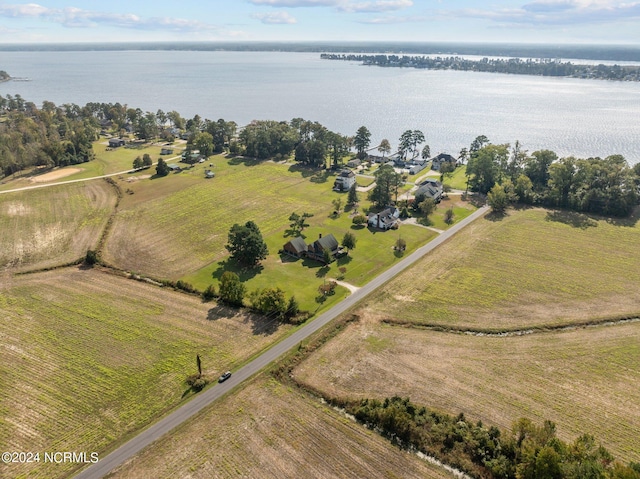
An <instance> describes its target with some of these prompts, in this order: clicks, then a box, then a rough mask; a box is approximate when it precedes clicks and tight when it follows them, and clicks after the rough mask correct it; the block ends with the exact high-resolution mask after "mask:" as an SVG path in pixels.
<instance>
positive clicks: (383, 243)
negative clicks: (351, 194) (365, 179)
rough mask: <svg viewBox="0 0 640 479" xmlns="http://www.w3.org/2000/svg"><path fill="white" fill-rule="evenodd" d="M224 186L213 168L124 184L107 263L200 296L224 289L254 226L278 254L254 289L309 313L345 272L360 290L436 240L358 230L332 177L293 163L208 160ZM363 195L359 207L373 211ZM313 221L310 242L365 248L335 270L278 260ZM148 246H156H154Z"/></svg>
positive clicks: (253, 274)
mask: <svg viewBox="0 0 640 479" xmlns="http://www.w3.org/2000/svg"><path fill="white" fill-rule="evenodd" d="M210 162H211V163H212V164H213V165H214V166H213V169H214V170H215V171H216V177H215V178H214V179H212V180H205V179H204V173H203V170H204V169H205V168H208V164H205V165H198V166H197V167H195V168H193V169H191V170H187V171H184V172H182V173H179V174H171V175H169V176H168V177H166V178H160V179H152V180H142V181H138V182H130V183H127V184H126V185H124V184H123V189H125V188H126V189H130V190H131V191H132V192H133V194H130V195H125V198H124V199H123V201H122V203H121V208H120V212H119V213H118V215H117V217H116V221H115V223H114V229H113V232H112V234H111V236H110V238H109V240H108V242H107V249H106V252H105V258H106V259H107V261H109V262H112V263H114V264H116V265H118V266H120V267H123V268H125V269H127V270H130V271H136V272H141V273H146V274H149V275H151V276H155V277H168V278H171V279H178V278H181V279H183V280H185V281H188V282H190V283H192V284H194V285H195V286H197V287H199V288H205V287H206V286H207V285H208V284H210V283H212V282H214V283H215V282H216V281H217V278H219V277H220V276H221V274H222V272H223V271H224V270H225V269H232V270H233V269H234V265H233V264H228V261H227V258H228V252H227V251H226V249H225V248H224V245H225V244H226V242H227V234H228V231H229V228H230V227H231V226H232V225H233V224H234V223H241V224H242V223H244V222H246V221H248V220H253V221H255V222H256V224H257V225H258V226H259V227H260V230H261V232H262V234H263V236H264V237H265V241H266V242H267V245H268V247H269V252H270V255H269V257H268V259H267V260H265V261H264V262H263V265H262V269H260V270H257V271H248V272H247V271H244V272H243V271H240V273H241V276H242V279H243V280H245V281H246V282H247V287H248V289H249V290H252V289H255V288H262V287H265V286H267V285H269V286H273V285H277V286H280V287H282V288H283V289H285V290H287V292H288V294H295V295H296V297H297V298H298V299H299V301H300V302H301V305H302V307H303V308H304V309H308V310H310V309H313V308H315V307H316V303H315V301H314V299H315V297H316V296H317V295H318V291H317V289H318V286H320V284H322V283H323V282H324V281H325V280H326V279H330V278H336V277H337V276H339V275H340V274H341V273H340V272H339V270H338V269H339V268H340V267H346V268H347V272H346V274H345V281H347V282H350V283H353V284H355V285H362V284H364V283H366V282H367V281H369V280H370V279H371V278H373V277H374V276H375V275H377V274H379V273H380V272H381V271H383V270H384V269H386V268H388V267H389V266H390V265H392V264H393V263H394V262H396V261H398V259H399V256H397V255H396V254H394V251H393V245H394V244H395V242H396V240H397V239H398V237H400V236H401V237H402V238H404V239H405V240H406V242H407V246H408V250H409V251H411V250H414V249H415V248H417V247H418V246H420V245H422V244H424V243H425V242H427V241H428V240H429V239H431V238H433V237H434V236H435V233H434V232H432V231H429V230H427V229H425V228H420V227H417V226H413V225H408V226H406V227H402V228H400V230H398V231H393V232H386V233H381V232H377V233H374V232H372V231H370V230H368V229H366V228H363V229H354V228H353V227H352V223H351V217H350V214H351V213H341V214H340V215H339V216H337V217H336V216H334V215H332V212H333V211H334V206H333V204H332V200H334V199H336V198H340V199H342V202H343V205H344V203H345V202H346V196H347V195H346V194H345V193H336V192H333V191H332V190H331V186H332V184H333V176H331V175H329V174H328V173H326V172H321V173H319V172H315V171H310V170H305V169H301V168H300V167H298V166H297V165H292V164H275V163H271V162H265V163H262V164H251V163H250V162H249V163H248V162H245V161H239V160H228V159H226V158H224V157H221V156H218V157H214V158H212V159H211V160H210ZM364 196H365V195H364V194H361V197H363V198H361V199H362V202H361V207H362V208H364V207H365V206H366V205H367V202H366V201H365V200H364ZM294 211H295V212H298V213H302V212H309V213H312V214H314V216H313V217H312V218H310V219H309V224H310V226H309V227H308V228H307V229H305V230H304V232H303V234H304V236H305V240H306V241H307V242H312V241H314V240H315V239H317V238H318V236H319V235H320V234H323V235H327V234H329V233H332V234H333V235H334V236H335V237H336V239H337V240H338V241H342V237H343V236H344V234H345V233H346V232H347V231H351V232H353V233H354V234H355V235H356V239H357V242H358V243H357V246H356V249H355V250H354V251H353V253H352V254H351V255H350V257H349V258H345V259H343V260H341V261H339V262H336V263H333V264H332V265H331V266H330V267H329V268H326V267H322V265H321V264H319V263H315V262H312V261H302V260H298V261H291V260H290V259H289V258H287V257H281V256H280V255H279V254H278V251H279V250H280V249H281V248H282V247H283V245H284V244H285V243H286V242H287V241H289V239H290V238H291V237H290V236H288V232H287V229H288V227H289V223H290V222H289V220H288V217H289V215H290V214H291V213H292V212H294ZM150 245H153V246H152V247H150Z"/></svg>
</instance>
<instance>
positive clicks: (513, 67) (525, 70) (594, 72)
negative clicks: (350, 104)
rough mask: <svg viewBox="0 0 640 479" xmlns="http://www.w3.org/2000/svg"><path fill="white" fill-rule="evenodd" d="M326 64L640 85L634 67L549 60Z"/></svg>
mask: <svg viewBox="0 0 640 479" xmlns="http://www.w3.org/2000/svg"><path fill="white" fill-rule="evenodd" d="M320 58H322V59H325V60H346V61H360V62H362V63H363V64H365V65H376V66H382V67H404V68H425V69H429V70H459V71H474V72H489V73H511V74H515V75H538V76H555V77H577V78H589V79H599V80H624V81H640V67H637V66H630V65H622V66H621V65H604V64H602V63H600V64H598V65H577V64H575V63H571V62H563V61H559V60H547V59H532V58H528V59H524V60H523V59H521V58H506V59H505V58H486V57H485V58H482V59H480V60H469V59H467V58H461V57H457V56H451V57H439V56H438V57H427V56H412V55H382V54H380V55H355V54H349V55H345V54H336V53H323V54H322V55H320Z"/></svg>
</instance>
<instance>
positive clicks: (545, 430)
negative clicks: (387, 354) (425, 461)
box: [341, 396, 640, 479]
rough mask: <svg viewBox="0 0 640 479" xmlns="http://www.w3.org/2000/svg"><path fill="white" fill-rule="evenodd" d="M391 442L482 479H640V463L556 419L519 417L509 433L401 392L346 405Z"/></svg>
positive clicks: (361, 420)
mask: <svg viewBox="0 0 640 479" xmlns="http://www.w3.org/2000/svg"><path fill="white" fill-rule="evenodd" d="M341 406H343V407H344V408H345V410H346V412H348V413H350V414H353V415H354V416H355V417H356V419H357V420H358V421H359V422H361V423H364V424H365V425H367V426H368V427H370V428H372V429H376V430H377V431H379V432H380V433H381V434H382V435H384V436H385V437H387V438H389V439H390V440H392V441H394V442H396V443H398V444H400V445H401V446H403V447H405V448H408V449H417V450H418V451H421V452H423V453H426V454H429V455H431V456H433V457H435V458H437V459H439V460H440V461H442V462H444V463H445V464H448V465H450V466H453V467H455V468H457V469H459V470H461V471H463V472H465V473H466V474H468V475H469V476H471V477H473V478H479V479H480V478H482V479H640V463H630V464H629V465H623V464H621V463H620V462H617V461H616V460H615V458H614V457H613V456H612V455H611V454H610V453H609V451H607V450H606V449H605V448H604V447H602V446H601V445H599V444H597V443H596V441H595V439H594V437H593V436H590V435H582V436H580V437H578V438H577V439H576V440H575V441H574V442H573V443H566V442H564V441H562V440H560V439H559V438H558V437H557V436H556V427H555V425H554V424H553V423H552V422H551V421H545V422H544V423H543V424H542V425H540V426H539V425H536V424H534V423H533V422H532V421H530V420H529V419H526V418H521V419H519V420H517V421H516V422H515V423H514V424H513V427H512V430H511V432H510V434H509V433H504V432H503V431H501V430H500V429H498V428H496V427H495V426H491V427H486V426H484V425H483V424H482V422H477V423H475V424H474V423H472V422H471V421H469V420H467V419H466V418H465V417H464V415H463V414H459V415H458V416H457V417H454V416H450V415H448V414H443V413H440V412H437V411H433V410H429V409H427V408H425V407H421V406H419V405H416V404H413V403H412V402H411V401H410V400H409V398H401V397H398V396H395V397H392V398H387V399H384V400H383V401H380V400H377V399H363V400H361V401H348V402H346V403H344V404H341Z"/></svg>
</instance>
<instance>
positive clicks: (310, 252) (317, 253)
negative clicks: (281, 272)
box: [282, 234, 346, 263]
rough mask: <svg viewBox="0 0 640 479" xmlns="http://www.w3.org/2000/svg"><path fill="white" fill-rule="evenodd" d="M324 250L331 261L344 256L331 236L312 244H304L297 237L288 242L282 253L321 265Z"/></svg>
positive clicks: (319, 238)
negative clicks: (311, 260)
mask: <svg viewBox="0 0 640 479" xmlns="http://www.w3.org/2000/svg"><path fill="white" fill-rule="evenodd" d="M325 250H326V251H328V252H329V255H330V256H331V260H332V261H333V260H334V259H335V258H339V257H340V256H343V255H345V254H346V252H345V251H344V250H343V249H342V247H341V246H340V245H339V244H338V240H337V239H336V237H335V236H333V234H328V235H326V236H322V234H320V235H319V236H318V239H317V240H316V241H314V242H313V243H310V244H306V243H305V242H304V240H303V239H302V238H301V237H300V236H298V237H296V238H293V239H291V240H290V241H288V242H287V243H286V244H285V245H284V246H283V247H282V251H283V252H285V253H287V254H289V255H291V256H293V257H295V258H305V257H306V258H310V259H313V260H315V261H319V262H321V263H324V262H325V253H324V252H325Z"/></svg>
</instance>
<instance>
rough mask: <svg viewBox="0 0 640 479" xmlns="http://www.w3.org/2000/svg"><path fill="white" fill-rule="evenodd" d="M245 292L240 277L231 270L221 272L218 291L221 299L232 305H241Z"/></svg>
mask: <svg viewBox="0 0 640 479" xmlns="http://www.w3.org/2000/svg"><path fill="white" fill-rule="evenodd" d="M245 292H246V288H245V285H244V284H242V283H241V282H240V277H239V276H238V275H237V274H236V273H234V272H233V271H225V272H224V273H222V276H221V277H220V286H219V291H218V295H219V296H220V299H221V300H222V301H224V302H225V303H227V304H231V305H233V306H242V300H243V299H244V295H245Z"/></svg>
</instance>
